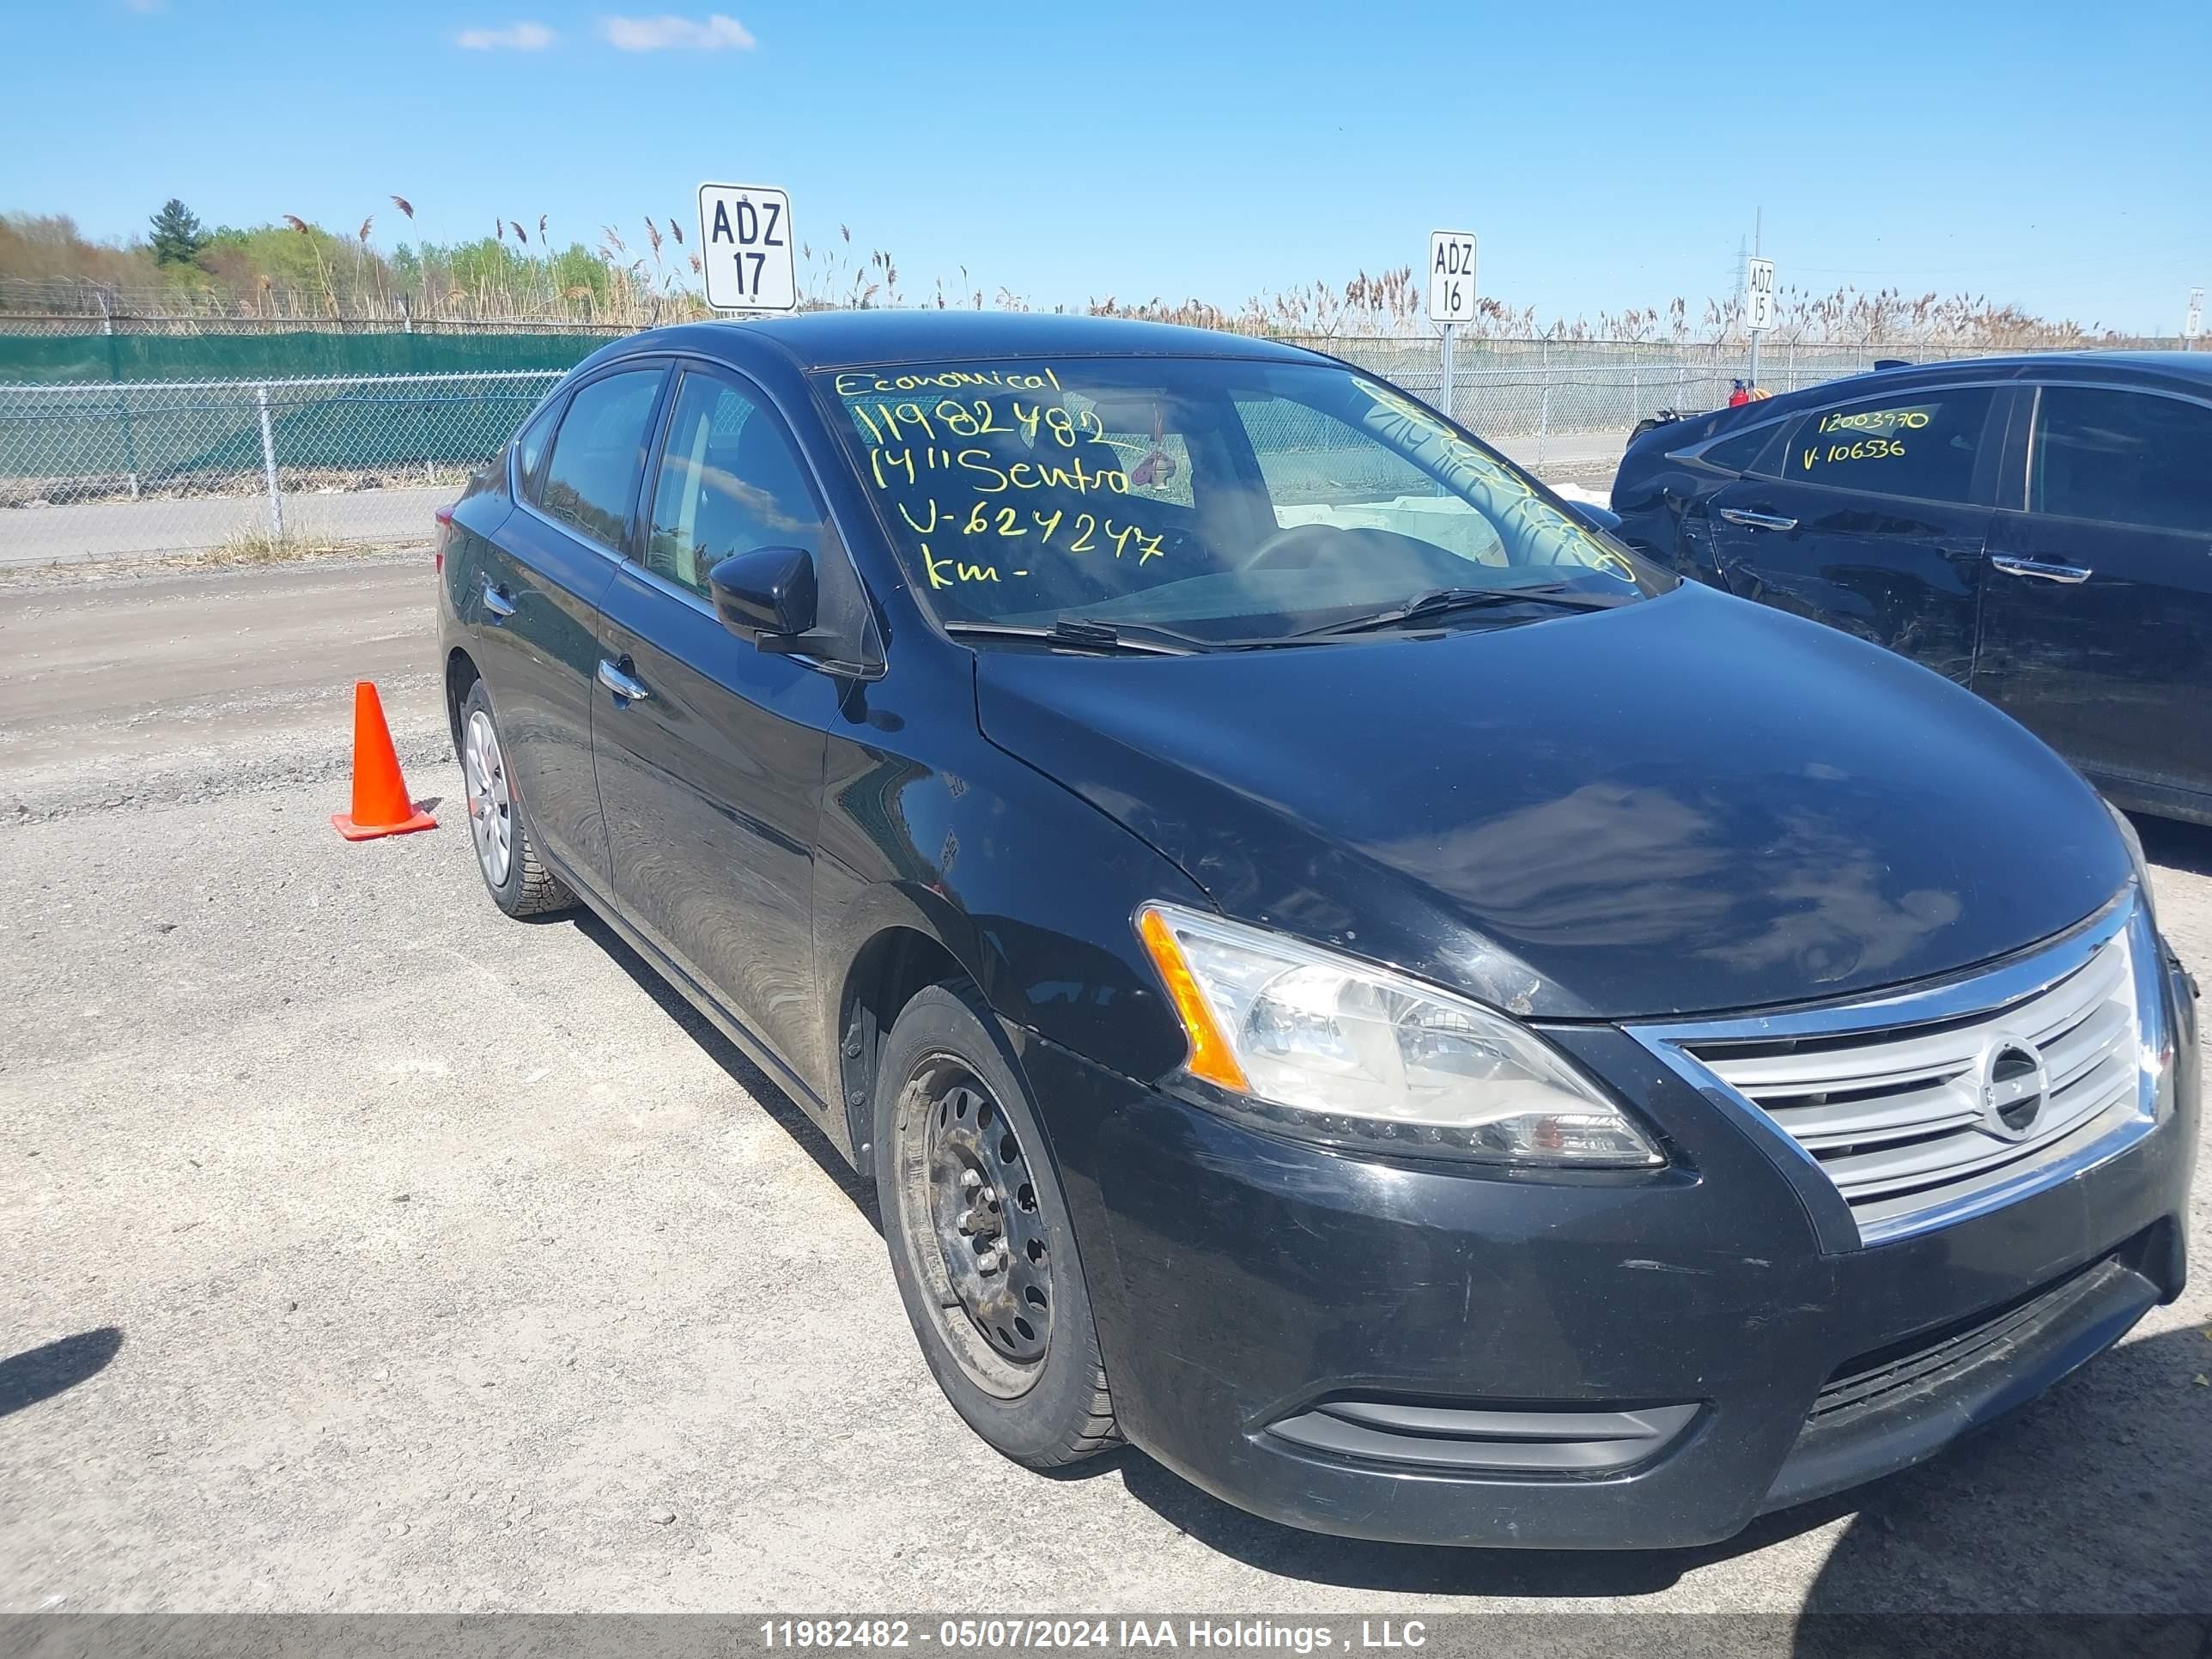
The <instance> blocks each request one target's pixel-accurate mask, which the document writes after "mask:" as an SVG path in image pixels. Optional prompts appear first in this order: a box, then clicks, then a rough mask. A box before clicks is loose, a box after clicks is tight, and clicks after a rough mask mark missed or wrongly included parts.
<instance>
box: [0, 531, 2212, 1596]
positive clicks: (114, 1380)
mask: <svg viewBox="0 0 2212 1659" xmlns="http://www.w3.org/2000/svg"><path fill="white" fill-rule="evenodd" d="M0 643H4V644H5V646H6V647H7V649H6V650H5V651H0V708H6V709H7V711H8V717H7V720H6V722H5V726H4V730H0V891H4V896H5V903H4V907H0V926H4V928H5V930H6V931H5V939H6V943H7V946H8V948H7V949H6V951H4V953H0V999H4V1006H5V1007H6V1008H7V1010H8V1011H9V1016H10V1018H9V1033H8V1037H7V1040H6V1042H4V1043H0V1170H4V1171H5V1175H4V1179H3V1180H0V1610H13V1611H30V1610H36V1609H42V1608H61V1609H70V1610H95V1609H96V1610H127V1609H154V1608H159V1609H184V1610H246V1609H287V1610H321V1609H348V1610H373V1609H385V1610H401V1609H410V1610H435V1611H477V1610H489V1609H528V1610H603V1609H607V1610H611V1609H622V1610H644V1609H671V1610H683V1609H731V1608H781V1609H787V1610H792V1611H803V1610H814V1611H823V1612H834V1611H850V1610H853V1609H856V1608H865V1607H917V1608H945V1607H951V1608H952V1609H954V1610H957V1611H963V1612H969V1613H974V1612H978V1611H990V1612H998V1611H1021V1610H1027V1611H1037V1610H1045V1609H1053V1608H1070V1607H1088V1608H1094V1609H1114V1610H1133V1609H1138V1608H1156V1609H1157V1608H1179V1609H1187V1610H1204V1611H1209V1612H1221V1613H1228V1612H1232V1611H1252V1610H1261V1609H1265V1610H1271V1611H1281V1612H1291V1611H1294V1610H1308V1611H1324V1610H1325V1611H1332V1612H1339V1613H1358V1612H1365V1611H1373V1612H1376V1613H1396V1614H1404V1613H1419V1612H1420V1611H1422V1610H1425V1609H1426V1610H1437V1609H1444V1608H1456V1609H1505V1608H1512V1609H1534V1608H1574V1609H1578V1610H1583V1611H1596V1612H1618V1611H1624V1610H1628V1609H1632V1608H1634V1609H1650V1610H1665V1611H1691V1610H1711V1611H1737V1612H1741V1611H1767V1612H1777V1613H1796V1612H1798V1611H1800V1610H1832V1611H1869V1610H1877V1609H1897V1610H1906V1611H1955V1610H1965V1609H1983V1608H1989V1609H2008V1610H2016V1611H2055V1610H2062V1609H2063V1610H2080V1611H2105V1610H2123V1609H2128V1610H2142V1611H2151V1612H2182V1611H2190V1612H2207V1611H2212V1571H2208V1569H2212V1505H2208V1504H2206V1502H2205V1501H2204V1498H2203V1482H2204V1479H2205V1475H2206V1472H2207V1471H2208V1470H2212V1384H2208V1383H2206V1382H2205V1381H2204V1380H2203V1379H2204V1377H2205V1376H2206V1375H2207V1374H2208V1373H2212V1335H2209V1334H2207V1332H2208V1328H2212V1291H2208V1289H2207V1280H2206V1279H2205V1277H2204V1275H2203V1273H2202V1272H2201V1270H2200V1274H2199V1278H2198V1280H2197V1285H2196V1287H2195V1288H2193V1289H2192V1290H2191V1292H2190V1294H2189V1296H2188V1297H2186V1298H2185V1300H2184V1301H2183V1302H2182V1303H2180V1304H2178V1305H2176V1306H2174V1307H2172V1308H2166V1309H2161V1310H2158V1311H2157V1312H2156V1313H2154V1315H2153V1316H2151V1317H2150V1318H2149V1319H2148V1321H2147V1322H2145V1323H2144V1324H2143V1325H2142V1327H2141V1328H2139V1329H2138V1330H2137V1331H2136V1334H2134V1335H2133V1336H2132V1337H2131V1338H2130V1340H2128V1342H2127V1343H2126V1344H2125V1345H2124V1346H2123V1347H2122V1348H2121V1349H2120V1350H2119V1351H2118V1352H2116V1353H2114V1354H2112V1355H2109V1356H2107V1357H2106V1358H2103V1359H2102V1360H2100V1362H2098V1363H2097V1364H2094V1365H2093V1366H2091V1367H2089V1368H2088V1369H2087V1370H2086V1371H2085V1372H2084V1373H2082V1374H2081V1375H2080V1376H2077V1377H2075V1379H2073V1380H2072V1381H2070V1382H2069V1383H2067V1384H2065V1385H2063V1387H2061V1388H2060V1389H2058V1390H2057V1391H2056V1392H2055V1393H2054V1394H2052V1395H2050V1396H2048V1397H2046V1398H2045V1399H2044V1400H2043V1401H2039V1402H2038V1403H2036V1404H2035V1405H2033V1406H2032V1407H2029V1408H2027V1410H2026V1411H2024V1412H2023V1413H2021V1414H2019V1415H2018V1416H2016V1417H2015V1418H2014V1419H2011V1420H2009V1421H2008V1422H2007V1423H2005V1424H2004V1425H2000V1426H1999V1427H1997V1428H1996V1429H1995V1430H1994V1431H1990V1432H1989V1433H1987V1434H1985V1435H1983V1436H1981V1437H1978V1438H1977V1439H1975V1440H1973V1441H1972V1442H1970V1443H1968V1444H1966V1445H1965V1446H1963V1447H1961V1448H1959V1449H1955V1450H1954V1451H1953V1452H1952V1453H1950V1454H1949V1455H1946V1456H1945V1457H1943V1458H1942V1459H1940V1460H1938V1461H1937V1462H1936V1463H1934V1464H1933V1465H1931V1466H1929V1467H1927V1468H1922V1469H1920V1470H1917V1471H1913V1472H1911V1473H1908V1474H1904V1475H1901V1476H1898V1477H1895V1478H1893V1479H1892V1480H1887V1481H1884V1482H1881V1483H1880V1484H1878V1485H1877V1486H1874V1487H1871V1488H1869V1489H1868V1490H1866V1491H1864V1492H1859V1493H1857V1494H1852V1495H1850V1496H1848V1497H1845V1498H1839V1499H1836V1500H1831V1501H1830V1502H1827V1503H1826V1504H1820V1505H1815V1506H1814V1507H1812V1508H1811V1509H1809V1510H1801V1511H1796V1512H1793V1513H1790V1514H1787V1515H1784V1516H1775V1517H1771V1518H1770V1519H1769V1520H1767V1521H1765V1522H1761V1523H1759V1525H1758V1526H1757V1527H1755V1528H1753V1530H1752V1531H1751V1532H1750V1533H1749V1534H1746V1535H1745V1536H1744V1537H1742V1538H1741V1539H1738V1540H1736V1541H1733V1542H1731V1543H1729V1544H1728V1545H1725V1546H1722V1547H1715V1548H1711V1549H1705V1550H1699V1551H1692V1552H1683V1553H1667V1554H1639V1555H1624V1556H1589V1555H1541V1554H1483V1553H1466V1552H1453V1551H1443V1550H1415V1549H1404V1548H1396V1547H1382V1546H1371V1545H1364V1544H1353V1543H1345V1542H1341V1541H1331V1540H1325V1539H1318V1538H1314V1537H1310V1536H1308V1535H1305V1534H1299V1533H1296V1532H1292V1531H1290V1530H1287V1529H1285V1528H1278V1527H1274V1526H1272V1525H1269V1524H1267V1523H1266V1522H1260V1521H1256V1520H1254V1519H1252V1518H1250V1517H1248V1516H1243V1515H1242V1514H1240V1513H1239V1512H1237V1511H1236V1510H1231V1509H1229V1508H1227V1507H1225V1505H1223V1504H1219V1503H1218V1502H1216V1501H1214V1500H1213V1499H1212V1498H1207V1497H1206V1496H1205V1495H1203V1494H1201V1493H1200V1492H1197V1491H1195V1490H1194V1489H1193V1488H1191V1487H1190V1486H1187V1485H1185V1484H1184V1483H1182V1481H1180V1480H1177V1479H1176V1478H1175V1477H1174V1476H1172V1475H1170V1474H1167V1473H1166V1472H1164V1470H1162V1469H1161V1468H1159V1467H1158V1466H1157V1465H1156V1464H1153V1463H1152V1462H1150V1461H1149V1460H1147V1459H1146V1458H1145V1457H1143V1456H1142V1455H1139V1454H1136V1453H1133V1452H1124V1453H1121V1454H1118V1455H1115V1456H1114V1457H1112V1458H1109V1459H1108V1460H1106V1461H1105V1462H1103V1463H1102V1464H1098V1465H1093V1466H1090V1467H1088V1468H1086V1469H1085V1471H1084V1472H1083V1473H1081V1474H1079V1475H1077V1476H1074V1477H1072V1478H1062V1479H1046V1478H1043V1477H1041V1476H1038V1475H1035V1474H1029V1473H1027V1472H1025V1471H1024V1470H1021V1469H1019V1468H1015V1467H1014V1466H1012V1465H1011V1464H1008V1463H1006V1462H1003V1461H1001V1460H1000V1459H999V1458H998V1457H996V1456H995V1455H993V1454H992V1453H990V1452H989V1451H987V1449H985V1448H984V1447H983V1446H982V1444H981V1443H980V1442H979V1441H977V1440H976V1439H975V1437H973V1436H972V1435H971V1434H969V1432H968V1431H967V1430H966V1429H965V1427H964V1426H963V1425H962V1424H961V1423H960V1422H959V1420H958V1419H957V1418H956V1417H955V1416H954V1415H953V1413H951V1410H950V1408H949V1407H946V1406H945V1404H944V1402H943V1401H942V1399H941V1398H940V1396H939V1394H938V1393H937V1390H936V1389H935V1388H934V1387H933V1384H932V1383H931V1382H930V1380H929V1377H928V1376H927V1372H926V1371H925V1370H924V1368H923V1366H922V1364H921V1359H920V1358H919V1355H918V1353H917V1352H916V1350H915V1345H914V1342H913V1339H912V1337H911V1335H910V1334H909V1332H908V1328H907V1326H906V1322H905V1320H904V1318H903V1316H902V1313H901V1311H900V1308H899V1304H898V1300H897V1297H896V1293H895V1292H894V1291H893V1289H892V1286H891V1282H890V1273H889V1271H888V1268H887V1266H886V1264H885V1262H884V1252H883V1245H882V1242H881V1239H880V1238H879V1237H878V1233H877V1231H876V1229H875V1225H874V1222H873V1218H872V1210H871V1205H870V1201H869V1200H868V1199H867V1197H866V1195H865V1194H862V1193H861V1191H860V1188H858V1186H857V1184H856V1183H855V1182H854V1181H853V1180H852V1178H851V1177H850V1176H849V1173H848V1171H847V1170H845V1169H844V1167H843V1166H842V1164H841V1163H840V1161H839V1160H838V1159H837V1158H836V1154H835V1153H834V1152H831V1151H830V1150H829V1147H828V1146H827V1145H826V1144H825V1143H824V1142H823V1140H822V1139H821V1138H820V1137H819V1136H818V1135H817V1133H815V1132H814V1131H813V1130H812V1129H811V1127H809V1126H808V1125H807V1124H806V1123H805V1121H803V1120H802V1118H801V1115H800V1114H799V1111H798V1110H797V1109H796V1108H795V1107H793V1105H792V1104H791V1103H789V1102H788V1101H787V1100H786V1099H784V1098H783V1097H781V1095H779V1094H778V1093H777V1092H776V1091H775V1090H774V1089H773V1088H772V1087H771V1086H769V1085H767V1084H766V1083H765V1082H764V1081H763V1079H761V1078H760V1077H759V1075H758V1074H757V1073H755V1072H754V1071H753V1070H752V1069H751V1068H750V1066H748V1065H747V1064H746V1062H745V1061H744V1060H743V1059H742V1058H741V1057H740V1056H738V1054H737V1053H736V1052H735V1051H734V1050H733V1049H732V1048H731V1047H730V1046H729V1045H728V1044H727V1043H726V1042H724V1041H723V1040H722V1039H721V1038H720V1036H718V1035H717V1034H715V1033H714V1032H713V1031H712V1030H710V1029H708V1028H707V1027H706V1026H705V1025H704V1024H702V1022H701V1021H700V1020H699V1019H698V1018H696V1016H694V1015H693V1014H692V1013H691V1012H690V1011H689V1010H688V1008H686V1007H685V1006H684V1005H682V1004H681V1003H680V1002H679V1001H678V1000H677V999H676V998H675V997H674V995H673V994H671V993H669V992H668V991H666V990H665V988H664V987H661V986H660V985H659V983H658V982H657V981H655V980H654V979H653V975H651V973H650V971H649V970H648V969H646V968H645V967H644V965H643V964H642V963H640V962H639V961H638V960H637V958H635V957H634V956H633V955H631V954H630V952H629V951H627V950H626V949H625V948H624V947H623V945H621V944H620V943H618V942H617V940H615V939H613V938H612V937H611V936H610V935H609V934H608V933H606V931H605V929H604V928H602V927H599V926H598V925H597V924H595V923H592V922H591V921H581V922H579V921H574V920H573V919H570V920H560V921H550V922H546V923H543V924H538V925H522V924H516V923H513V922H509V921H505V920H503V919H502V918H501V917H500V916H499V915H497V913H496V912H495V910H494V909H493V908H492V907H491V905H490V903H489V901H488V900H487V899H486V898H485V897H484V896H483V892H482V890H481V889H480V886H479V884H478V882H477V876H476V872H475V870H474V868H473V866H472V864H471V857H470V851H469V843H468V839H467V836H466V833H465V825H464V823H463V820H462V817H461V814H460V811H459V775H458V773H457V771H456V769H455V768H454V767H453V763H452V761H451V758H450V756H449V755H448V754H447V742H446V738H445V735H444V732H443V730H442V726H441V720H440V718H439V714H438V709H437V703H436V691H435V684H434V681H433V678H432V677H431V676H430V675H429V674H428V672H426V671H424V669H425V659H426V657H427V654H428V582H427V571H426V570H425V568H424V566H423V562H422V561H421V559H420V558H419V556H418V557H416V558H412V559H402V560H384V561H362V562H349V563H344V564H341V565H337V566H329V567H320V568H315V569H312V570H301V571H261V572H252V573H245V574H222V575H202V576H194V577H189V578H182V577H163V578H160V579H149V580H143V581H135V582H117V583H109V584H90V585H83V584H81V585H78V586H68V587H63V586H55V587H44V588H32V589H24V588H10V589H9V590H7V591H6V592H0ZM357 672H374V673H377V674H378V675H379V676H380V678H382V681H383V684H384V686H385V690H386V701H387V704H388V706H389V707H390V708H391V710H392V714H393V717H394V722H395V725H396V726H398V729H399V732H400V736H401V743H402V749H403V753H404V755H405V756H406V757H407V759H408V762H409V766H410V772H409V778H410V783H411V784H412V786H413V787H414V789H415V790H416V793H417V794H418V796H425V797H431V798H435V799H437V800H438V801H439V802H440V810H441V811H442V812H443V814H444V817H445V820H446V821H445V823H444V826H443V827H442V828H441V829H438V830H437V831H435V832H434V833H430V834H427V835H420V836H410V837H406V838H404V839H398V840H393V841H386V842H372V843H368V844H366V845H362V846H349V845H348V844H346V843H344V842H341V841H340V840H339V839H338V837H337V836H336V835H334V834H333V833H332V832H331V827H330V824H329V822H328V814H329V813H330V812H331V811H333V810H334V809H337V808H339V807H342V806H343V805H344V799H345V797H344V785H343V764H344V744H345V741H346V732H347V709H348V693H349V684H350V680H351V678H352V677H353V675H354V674H356V673H357ZM2146 839H2147V841H2148V842H2149V843H2150V847H2151V850H2152V854H2153V856H2154V859H2155V860H2157V862H2158V865H2159V870H2158V885H2159V890H2160V891H2159V898H2160V904H2161V906H2162V908H2163V912H2164V916H2165V921H2166V927H2167V930H2168V932H2169V933H2171V934H2172V937H2173V938H2174V939H2175V941H2176V942H2177V944H2178V945H2179V948H2180V949H2181V950H2182V951H2183V953H2184V955H2185V957H2186V958H2188V959H2189V960H2191V962H2192V963H2196V964H2197V965H2198V966H2199V971H2200V972H2202V971H2203V969H2204V967H2205V966H2207V965H2212V832H2207V831H2202V830H2190V829H2179V828H2177V827H2172V826H2161V825H2147V826H2146ZM2207 1220H2208V1218H2207V1208H2206V1204H2205V1201H2204V1200H2203V1199H2200V1200H2199V1203H2198V1207H2197V1215H2196V1218H2195V1235H2196V1241H2197V1250H2198V1252H2199V1260H2200V1261H2202V1260H2203V1249H2204V1246H2205V1243H2206V1241H2207V1238H2208V1236H2209V1235H2208V1226H2207ZM57 1342H61V1343H64V1344H65V1345H66V1346H64V1348H63V1349H61V1350H60V1351H59V1352H58V1353H55V1354H50V1355H47V1356H45V1357H43V1358H40V1357H39V1356H37V1355H36V1352H35V1351H38V1350H40V1349H41V1348H42V1347H44V1346H45V1345H49V1344H54V1343H57ZM26 1356H32V1358H26ZM72 1378H74V1380H73V1381H72V1380H71V1379H72ZM64 1382H66V1383H69V1385H68V1386H59V1387H57V1385H58V1384H60V1383H64ZM979 1584H987V1591H988V1594H987V1600H988V1601H989V1602H990V1603H991V1605H990V1606H989V1607H979V1606H978V1605H977V1603H978V1601H979V1600H981V1599H985V1598H984V1595H983V1592H982V1591H981V1590H979V1589H977V1588H976V1587H977V1586H978V1585H979Z"/></svg>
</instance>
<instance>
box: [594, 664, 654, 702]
mask: <svg viewBox="0 0 2212 1659" xmlns="http://www.w3.org/2000/svg"><path fill="white" fill-rule="evenodd" d="M599 684H601V685H604V686H605V687H606V688H607V690H610V691H611V692H613V693H614V694H615V696H617V697H620V698H621V699H622V700H623V702H644V701H645V700H646V699H647V697H649V696H652V695H653V693H652V692H650V691H648V690H646V689H645V686H644V684H643V683H642V682H641V681H639V680H636V679H634V678H631V676H630V673H629V658H628V657H624V658H623V659H622V663H621V664H620V665H616V664H614V663H611V662H609V661H608V660H607V659H605V657H602V658H600V659H599Z"/></svg>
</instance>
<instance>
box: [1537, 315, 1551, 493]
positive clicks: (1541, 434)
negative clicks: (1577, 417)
mask: <svg viewBox="0 0 2212 1659" xmlns="http://www.w3.org/2000/svg"><path fill="white" fill-rule="evenodd" d="M1551 429H1552V342H1551V339H1550V337H1548V336H1547V337H1546V338H1545V341H1544V379H1543V382H1542V384H1541V386H1539V388H1538V391H1537V397H1536V460H1537V464H1538V465H1542V463H1543V459H1544V438H1545V435H1546V434H1547V433H1548V432H1550V430H1551Z"/></svg>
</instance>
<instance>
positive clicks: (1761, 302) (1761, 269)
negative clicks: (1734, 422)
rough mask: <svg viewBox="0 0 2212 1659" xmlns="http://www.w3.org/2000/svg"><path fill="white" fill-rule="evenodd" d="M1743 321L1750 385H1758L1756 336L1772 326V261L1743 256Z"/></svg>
mask: <svg viewBox="0 0 2212 1659" xmlns="http://www.w3.org/2000/svg"><path fill="white" fill-rule="evenodd" d="M1743 298H1744V310H1743V323H1744V327H1745V329H1746V330H1747V331H1749V333H1750V335H1751V384H1752V386H1753V389H1754V390H1755V389H1756V388H1757V387H1758V386H1759V336H1760V335H1762V334H1764V333H1765V332H1766V331H1767V330H1768V329H1770V328H1772V327H1773V326H1774V261H1773V260H1771V259H1747V260H1746V261H1745V262H1744V275H1743Z"/></svg>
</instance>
